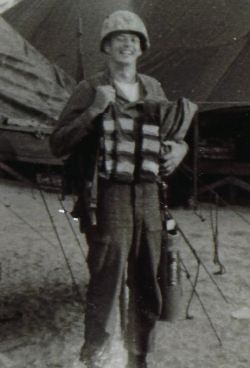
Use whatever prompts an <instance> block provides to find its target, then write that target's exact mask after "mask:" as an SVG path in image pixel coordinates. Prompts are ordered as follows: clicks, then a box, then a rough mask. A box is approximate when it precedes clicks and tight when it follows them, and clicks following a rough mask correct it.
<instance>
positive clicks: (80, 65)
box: [76, 18, 85, 83]
mask: <svg viewBox="0 0 250 368" xmlns="http://www.w3.org/2000/svg"><path fill="white" fill-rule="evenodd" d="M82 25H83V23H82V18H79V25H78V39H79V42H78V66H77V72H76V74H77V75H76V81H77V83H79V82H81V81H82V80H83V79H85V72H84V66H83V65H84V62H83V56H84V51H83V27H82Z"/></svg>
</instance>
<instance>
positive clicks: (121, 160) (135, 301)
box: [51, 11, 187, 368]
mask: <svg viewBox="0 0 250 368" xmlns="http://www.w3.org/2000/svg"><path fill="white" fill-rule="evenodd" d="M149 46H150V45H149V38H148V34H147V30H146V28H145V25H144V23H143V22H142V20H141V19H140V18H139V17H138V16H137V15H136V14H134V13H132V12H129V11H116V12H114V13H112V14H111V15H110V16H109V17H107V18H106V19H105V21H104V24H103V29H102V33H101V42H100V49H101V51H102V52H103V53H104V54H106V56H107V58H108V62H107V69H106V70H105V71H104V72H101V73H99V74H97V75H95V76H93V77H92V78H90V79H89V80H85V81H83V82H81V83H80V84H79V85H78V86H77V88H76V89H75V91H74V93H73V95H72V97H71V98H70V100H69V102H68V104H67V106H66V107H65V109H64V111H63V112H62V114H61V117H60V119H59V123H58V126H57V127H56V129H55V131H54V133H53V134H52V137H51V148H52V152H53V153H54V155H55V156H57V157H61V156H64V155H69V154H72V153H73V156H74V157H76V158H77V162H78V163H77V165H78V166H77V170H78V174H77V175H78V178H77V181H78V194H79V199H78V202H77V204H76V206H75V208H74V210H73V215H74V216H75V217H79V219H80V224H81V225H80V226H81V231H82V232H85V233H86V240H87V243H88V246H89V253H88V259H87V261H88V267H89V272H90V281H89V286H88V292H87V302H86V310H85V343H84V345H83V348H82V350H81V354H80V362H82V363H84V364H85V365H86V366H87V367H88V368H101V367H103V366H104V363H105V359H108V351H109V350H108V345H109V343H110V338H111V336H112V334H113V333H114V323H115V322H114V318H113V316H114V314H115V311H116V310H117V303H118V300H119V295H120V292H121V285H122V280H123V277H124V275H126V276H127V285H128V288H129V302H128V312H127V313H128V324H127V329H126V338H125V346H126V348H127V350H128V362H127V367H128V368H146V367H147V363H146V356H147V353H148V352H150V351H151V350H152V346H153V335H154V327H155V324H156V322H157V320H158V319H159V316H160V313H161V293H160V289H159V285H158V282H157V271H158V265H159V259H160V253H161V230H162V222H161V214H160V206H159V197H158V184H157V179H158V177H159V173H160V172H161V174H164V175H169V174H171V173H172V172H173V171H174V170H175V169H176V167H177V166H178V165H179V164H180V162H181V161H182V159H183V158H184V156H185V155H186V152H187V145H186V143H185V142H184V141H183V140H182V139H177V140H170V141H169V140H165V141H164V146H165V147H168V151H167V152H166V151H164V150H162V147H161V142H160V125H161V124H162V121H161V115H162V113H161V112H162V106H163V107H164V109H165V110H164V111H165V112H166V111H167V109H168V107H169V106H170V103H169V102H168V100H167V98H166V96H165V94H164V92H163V90H162V88H161V86H160V83H159V82H158V81H156V80H155V79H153V78H151V77H148V76H146V75H142V74H139V73H137V68H136V65H137V60H138V58H139V57H140V56H141V55H142V53H144V52H145V51H146V50H147V49H148V48H149ZM82 363H79V367H83V366H84V365H83V364H82ZM77 366H78V365H77Z"/></svg>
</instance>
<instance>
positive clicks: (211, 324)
mask: <svg viewBox="0 0 250 368" xmlns="http://www.w3.org/2000/svg"><path fill="white" fill-rule="evenodd" d="M181 263H182V265H183V268H184V270H185V274H186V277H187V279H188V281H189V282H190V284H191V285H192V287H193V293H194V294H195V295H196V297H197V299H198V301H199V303H200V305H201V307H202V309H203V311H204V313H205V315H206V317H207V319H208V321H209V323H210V326H211V328H212V330H213V331H214V333H215V335H216V337H217V339H218V341H219V343H220V345H222V341H221V339H220V337H219V335H218V333H217V331H216V328H215V327H214V325H213V322H212V319H211V318H210V316H209V314H208V312H207V310H206V308H205V305H204V303H203V302H202V300H201V298H200V295H199V293H198V292H197V290H196V287H195V285H194V283H193V282H192V280H191V278H190V274H189V272H188V269H187V267H186V265H185V263H184V262H183V260H182V259H181Z"/></svg>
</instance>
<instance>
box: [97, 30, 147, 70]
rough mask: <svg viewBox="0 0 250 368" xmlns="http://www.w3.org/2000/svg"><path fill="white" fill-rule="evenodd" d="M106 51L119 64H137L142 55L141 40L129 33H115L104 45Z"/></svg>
mask: <svg viewBox="0 0 250 368" xmlns="http://www.w3.org/2000/svg"><path fill="white" fill-rule="evenodd" d="M104 50H105V52H106V53H107V54H109V55H110V57H111V59H112V60H113V61H114V62H115V63H118V64H124V65H128V64H135V63H136V60H137V59H138V57H139V56H141V54H142V50H141V41H140V38H139V37H138V36H137V35H136V34H134V33H129V32H122V33H114V34H112V35H111V37H110V38H109V40H107V41H106V43H105V45H104Z"/></svg>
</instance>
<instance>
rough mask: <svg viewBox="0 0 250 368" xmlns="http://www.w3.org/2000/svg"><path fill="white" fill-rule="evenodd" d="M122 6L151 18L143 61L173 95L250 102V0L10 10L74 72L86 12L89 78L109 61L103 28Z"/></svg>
mask: <svg viewBox="0 0 250 368" xmlns="http://www.w3.org/2000/svg"><path fill="white" fill-rule="evenodd" d="M117 9H129V10H132V11H135V12H136V13H138V14H139V15H140V16H141V17H142V18H143V19H144V20H145V23H146V25H147V28H148V31H149V34H150V39H151V45H152V47H151V49H150V51H149V52H147V53H146V54H145V55H144V56H143V57H142V59H141V61H140V63H139V68H140V71H142V72H145V73H146V74H149V75H151V76H153V77H156V78H157V79H158V80H159V81H161V83H162V85H163V88H164V89H165V91H166V94H167V96H168V97H169V98H170V99H176V98H178V97H179V96H185V97H187V98H190V99H192V100H193V101H196V102H200V104H201V108H202V109H208V108H215V107H216V108H217V107H218V106H221V107H222V106H229V105H233V104H236V105H237V104H238V105H246V104H248V103H249V102H250V88H249V83H248V78H247V76H248V74H247V73H248V65H249V61H250V60H249V58H250V51H249V50H250V48H249V40H250V38H249V31H250V23H249V19H250V7H249V0H237V1H235V0H221V1H218V0H209V1H204V0H190V1H187V0H178V2H177V1H176V0H165V1H162V0H155V1H151V0H127V1H121V0H105V1H103V0H95V1H92V2H90V1H87V0H50V1H47V0H23V1H22V2H21V3H19V4H18V5H16V6H15V7H13V8H12V9H10V10H8V11H7V12H6V13H4V14H3V16H4V18H5V19H6V20H7V21H8V22H10V23H11V24H12V25H13V27H15V29H16V30H17V31H18V32H20V34H22V35H23V37H25V38H26V39H27V40H28V41H29V42H30V43H32V45H34V46H35V47H36V48H37V49H38V50H39V51H40V52H41V53H42V54H43V55H45V56H46V57H47V58H48V59H49V60H51V61H52V62H56V63H57V64H58V65H59V66H60V67H62V68H63V69H64V70H65V71H67V72H68V73H69V74H70V75H71V76H72V77H76V75H77V70H78V66H79V57H78V55H77V50H78V45H79V37H77V36H78V19H79V17H81V19H82V24H83V26H82V31H83V35H82V41H83V52H84V54H83V64H84V67H85V71H86V75H87V77H88V76H89V75H90V74H92V73H95V72H96V71H98V70H99V69H101V68H102V67H103V60H104V59H105V58H104V57H103V56H102V55H101V54H100V53H99V47H98V44H99V34H100V29H101V25H102V22H103V19H104V18H105V17H106V15H108V14H109V13H110V12H111V11H113V10H117Z"/></svg>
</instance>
